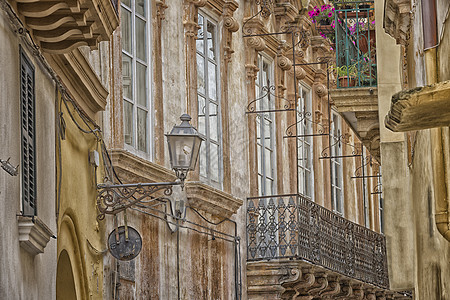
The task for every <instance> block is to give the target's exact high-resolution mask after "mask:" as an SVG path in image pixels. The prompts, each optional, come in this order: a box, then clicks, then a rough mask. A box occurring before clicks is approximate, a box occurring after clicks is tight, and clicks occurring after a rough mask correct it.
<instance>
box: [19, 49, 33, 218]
mask: <svg viewBox="0 0 450 300" xmlns="http://www.w3.org/2000/svg"><path fill="white" fill-rule="evenodd" d="M34 99H35V96H34V66H33V65H32V64H31V62H30V60H29V59H28V58H27V57H26V55H25V53H24V52H23V51H22V49H21V51H20V112H21V126H22V147H21V148H22V208H23V215H25V216H35V215H36V137H35V125H36V124H35V100H34Z"/></svg>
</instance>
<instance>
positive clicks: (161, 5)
mask: <svg viewBox="0 0 450 300" xmlns="http://www.w3.org/2000/svg"><path fill="white" fill-rule="evenodd" d="M155 4H156V16H157V18H158V20H159V21H161V20H164V19H165V18H166V16H165V11H166V9H167V8H168V6H167V4H166V3H165V0H157V1H156V3H155Z"/></svg>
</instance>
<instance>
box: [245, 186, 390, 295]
mask: <svg viewBox="0 0 450 300" xmlns="http://www.w3.org/2000/svg"><path fill="white" fill-rule="evenodd" d="M282 258H289V259H300V260H305V261H308V262H310V263H311V264H313V265H319V266H321V267H324V268H326V269H329V270H331V271H334V272H337V273H340V274H342V275H345V276H348V277H351V278H354V279H357V280H361V281H364V282H367V283H371V284H373V285H376V286H379V287H382V288H386V289H387V288H389V279H388V269H387V260H386V240H385V237H384V235H382V234H379V233H376V232H374V231H372V230H369V229H367V228H365V227H362V226H360V225H358V224H355V223H353V222H351V221H349V220H347V219H345V218H343V217H341V216H339V215H337V214H335V213H333V212H331V211H329V210H328V209H326V208H324V207H322V206H320V205H318V204H316V203H314V202H312V201H310V200H308V199H306V198H305V197H303V196H301V195H296V194H292V195H278V196H269V197H254V198H248V199H247V260H248V261H258V260H271V259H282Z"/></svg>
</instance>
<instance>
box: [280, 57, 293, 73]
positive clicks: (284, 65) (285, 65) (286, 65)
mask: <svg viewBox="0 0 450 300" xmlns="http://www.w3.org/2000/svg"><path fill="white" fill-rule="evenodd" d="M277 59H278V61H277V65H278V67H280V68H281V70H283V71H288V70H290V69H291V68H292V61H291V60H290V59H289V58H287V57H286V56H284V55H283V54H282V53H278V55H277Z"/></svg>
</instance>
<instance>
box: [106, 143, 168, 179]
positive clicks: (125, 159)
mask: <svg viewBox="0 0 450 300" xmlns="http://www.w3.org/2000/svg"><path fill="white" fill-rule="evenodd" d="M110 155H111V160H112V164H113V166H114V169H115V170H116V173H117V174H118V175H119V177H120V178H121V179H124V180H126V181H127V182H129V183H136V182H173V181H175V179H176V176H175V173H174V172H173V171H171V170H169V169H167V168H165V167H163V166H160V165H158V164H155V163H152V162H150V161H148V160H146V159H143V158H140V157H138V156H136V155H135V154H132V153H130V152H128V151H126V150H122V149H113V150H111V151H110Z"/></svg>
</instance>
